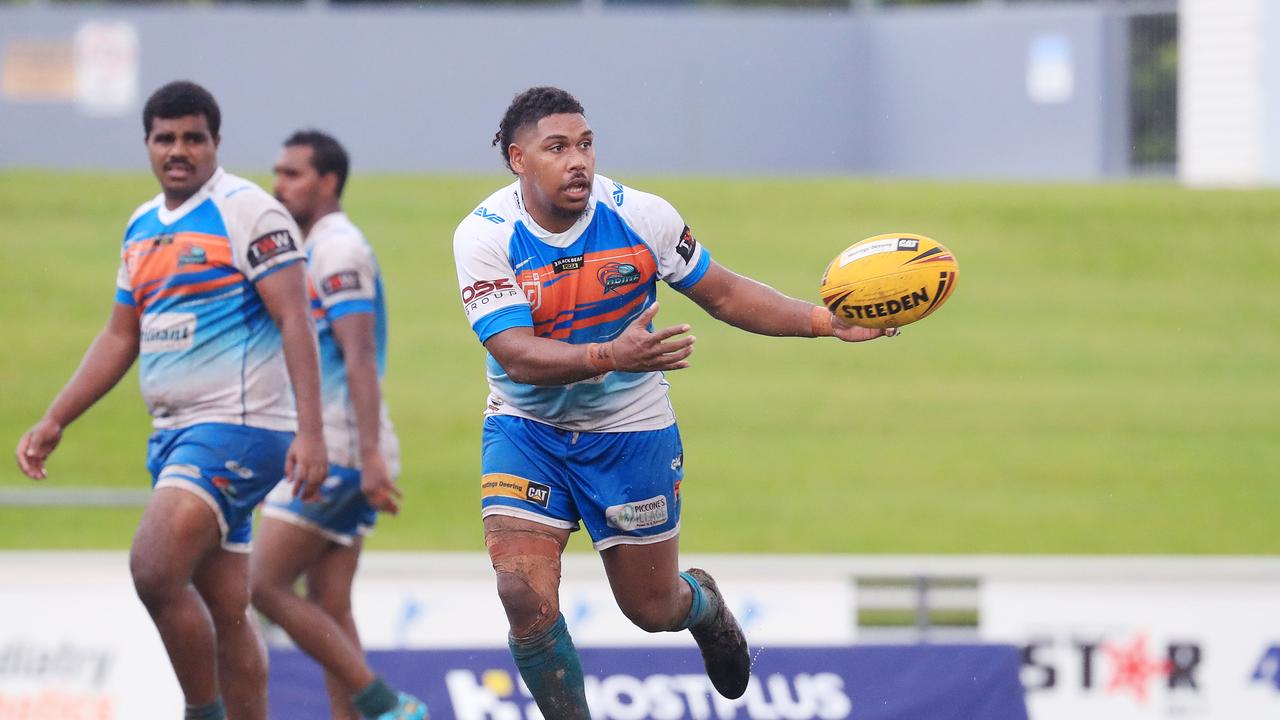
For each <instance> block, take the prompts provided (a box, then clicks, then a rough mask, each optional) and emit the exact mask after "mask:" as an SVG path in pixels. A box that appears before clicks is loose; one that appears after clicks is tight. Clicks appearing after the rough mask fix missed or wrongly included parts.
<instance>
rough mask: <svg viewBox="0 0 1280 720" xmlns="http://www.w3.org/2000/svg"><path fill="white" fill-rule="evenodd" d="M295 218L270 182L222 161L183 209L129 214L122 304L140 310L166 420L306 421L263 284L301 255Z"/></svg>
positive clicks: (142, 346) (158, 423) (144, 370)
mask: <svg viewBox="0 0 1280 720" xmlns="http://www.w3.org/2000/svg"><path fill="white" fill-rule="evenodd" d="M299 237H301V234H300V233H299V231H298V227H297V225H295V224H294V222H293V219H292V218H290V217H289V214H288V213H287V212H286V211H285V209H284V208H283V207H282V206H281V205H280V204H279V203H278V202H276V201H275V199H274V198H272V197H271V196H270V195H268V194H267V193H265V192H264V191H263V190H262V189H261V188H259V187H258V186H257V185H254V184H253V183H251V182H249V181H248V180H244V179H242V178H238V177H236V176H234V175H230V174H227V173H225V172H223V170H222V169H221V168H219V169H218V170H217V171H216V172H215V173H214V175H213V177H212V178H210V179H209V182H207V183H205V185H204V186H203V187H202V188H201V189H200V190H199V191H198V192H197V193H196V194H195V195H193V196H192V197H191V198H190V199H188V200H187V201H186V202H185V203H183V204H182V205H181V206H179V207H178V208H176V209H174V210H169V209H167V208H166V207H165V206H164V196H163V195H159V196H157V197H155V198H154V199H152V200H151V201H150V202H147V203H145V204H143V205H142V206H141V207H139V208H138V210H137V211H136V212H135V213H134V214H133V217H132V218H131V219H130V220H129V225H128V227H127V228H126V230H125V235H124V244H123V246H122V248H121V251H120V270H119V272H118V274H117V277H116V302H119V303H122V304H125V305H128V306H130V307H132V308H134V310H135V311H136V312H137V313H138V321H139V325H140V329H141V338H140V342H139V348H138V349H139V361H140V362H139V365H140V373H139V375H140V381H141V385H142V397H143V399H144V400H145V401H146V403H147V408H148V410H149V411H150V412H151V416H152V418H153V424H154V425H155V427H156V428H157V429H163V430H170V429H175V428H182V427H187V426H189V425H195V424H197V423H229V424H233V425H248V426H252V427H259V428H264V429H268V430H284V431H292V430H294V429H295V427H296V425H297V419H296V417H297V416H296V412H295V408H294V400H293V393H292V391H291V390H290V385H289V375H288V372H287V370H286V368H285V364H284V356H283V352H282V346H281V340H280V332H279V330H278V329H277V328H276V325H275V323H274V322H273V321H272V319H271V316H270V314H268V312H267V308H266V306H265V305H264V304H263V302H262V298H261V297H259V295H258V293H257V290H256V289H255V286H254V283H256V282H257V281H259V280H261V279H262V278H264V277H266V276H267V275H269V274H271V273H273V272H275V271H276V270H279V269H280V268H282V267H285V266H286V265H288V264H290V263H294V262H300V261H302V259H303V255H302V251H301V250H300V249H299V247H298V241H297V238H299Z"/></svg>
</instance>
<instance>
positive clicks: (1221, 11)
mask: <svg viewBox="0 0 1280 720" xmlns="http://www.w3.org/2000/svg"><path fill="white" fill-rule="evenodd" d="M1178 22H1179V28H1178V29H1179V37H1178V42H1179V53H1180V54H1179V66H1178V93H1179V94H1178V121H1179V122H1178V159H1179V172H1178V175H1179V178H1180V179H1181V180H1182V182H1184V183H1185V184H1187V185H1191V186H1199V187H1215V186H1226V187H1234V186H1252V185H1260V184H1266V185H1276V184H1280V3H1278V2H1275V0H1181V4H1180V5H1179V21H1178Z"/></svg>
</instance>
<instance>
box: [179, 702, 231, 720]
mask: <svg viewBox="0 0 1280 720" xmlns="http://www.w3.org/2000/svg"><path fill="white" fill-rule="evenodd" d="M182 717H183V719H184V720H226V719H227V708H226V706H225V705H223V704H222V698H218V699H217V700H214V701H213V702H211V703H209V704H208V705H188V706H187V711H186V712H185V713H183V714H182Z"/></svg>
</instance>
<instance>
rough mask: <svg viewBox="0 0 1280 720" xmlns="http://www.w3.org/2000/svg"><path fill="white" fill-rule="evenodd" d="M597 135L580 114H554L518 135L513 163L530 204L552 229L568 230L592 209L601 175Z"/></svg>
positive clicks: (527, 202) (540, 221) (540, 222)
mask: <svg viewBox="0 0 1280 720" xmlns="http://www.w3.org/2000/svg"><path fill="white" fill-rule="evenodd" d="M594 142H595V136H594V135H593V134H592V132H591V127H590V126H589V125H587V119H586V118H585V117H583V116H582V115H579V114H577V113H561V114H559V115H548V116H546V117H544V118H542V119H541V120H539V121H538V124H537V125H536V126H532V127H528V128H525V129H524V130H523V131H522V132H521V133H520V134H519V136H518V137H517V138H516V143H515V145H516V147H514V148H513V152H512V155H511V166H512V169H514V170H515V171H516V174H517V175H519V176H520V179H521V183H520V184H521V187H522V189H523V190H524V196H525V203H526V204H527V205H528V206H529V210H530V212H531V213H533V215H534V219H535V220H538V222H539V224H542V223H543V218H540V217H539V215H540V214H541V215H543V216H545V218H546V219H547V221H548V222H549V224H548V225H545V227H546V228H547V229H548V230H552V231H555V232H560V231H563V230H567V229H568V228H569V226H571V225H572V224H573V223H574V222H575V221H576V220H577V219H578V218H579V217H581V215H582V213H583V211H584V210H586V209H587V200H589V199H590V197H591V184H592V182H593V180H594V178H595V174H596V150H595V145H594Z"/></svg>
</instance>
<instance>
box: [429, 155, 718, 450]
mask: <svg viewBox="0 0 1280 720" xmlns="http://www.w3.org/2000/svg"><path fill="white" fill-rule="evenodd" d="M453 250H454V258H455V260H456V262H457V269H458V284H459V286H460V288H461V291H462V306H463V311H464V312H465V313H466V316H467V320H468V321H469V322H470V323H471V328H472V330H474V331H475V333H476V335H477V336H478V337H479V339H480V342H482V343H483V342H485V341H487V340H488V339H489V338H490V337H493V336H494V335H496V334H497V333H500V332H502V331H503V330H507V329H510V328H513V327H531V328H533V331H534V333H535V334H536V335H537V336H539V337H544V338H552V339H555V340H559V341H561V342H567V343H572V344H575V345H576V344H586V343H593V342H607V341H609V340H612V339H614V338H616V337H617V336H618V335H620V334H621V333H622V331H623V330H624V329H625V328H626V327H627V325H628V324H630V323H631V321H632V320H634V319H635V317H636V316H637V315H639V314H640V313H641V312H643V311H644V309H645V308H647V307H648V306H649V305H651V304H652V303H653V302H654V301H655V300H656V298H657V281H658V280H662V281H664V282H666V283H668V284H669V285H670V286H671V287H674V288H676V289H678V290H683V289H686V288H689V287H691V286H692V285H694V284H695V283H697V282H698V281H699V280H701V279H702V277H703V275H704V274H705V273H706V271H707V268H708V267H709V266H710V263H711V256H710V253H709V252H707V251H706V250H705V249H704V248H703V247H702V246H701V245H700V244H698V242H697V241H696V240H694V238H693V235H692V233H690V231H689V227H688V226H687V225H685V224H684V221H683V220H682V219H681V217H680V214H679V213H677V212H676V210H675V208H673V207H672V206H671V204H670V203H668V202H667V201H666V200H663V199H662V198H660V197H658V196H656V195H652V194H649V193H645V192H641V191H639V190H635V189H633V188H629V187H624V186H623V185H621V184H620V183H616V182H614V181H612V180H610V179H608V178H606V177H603V176H600V175H597V176H596V177H595V182H594V184H593V189H592V193H591V197H590V199H589V201H588V205H587V209H586V211H585V212H584V213H583V215H582V217H581V218H579V220H578V221H577V222H576V223H575V224H574V225H573V227H571V228H569V229H568V230H566V231H565V232H562V233H551V232H548V231H547V230H545V229H543V228H541V227H539V226H538V224H537V223H536V222H535V221H534V220H533V218H532V217H531V216H530V215H529V214H528V213H527V212H526V211H525V208H524V204H523V201H522V199H521V195H520V183H519V182H518V181H517V182H515V183H512V184H511V185H509V186H507V187H505V188H503V189H501V190H499V191H498V192H496V193H494V194H493V195H491V196H489V198H488V199H486V200H485V201H484V203H483V204H481V205H480V207H478V208H476V209H475V211H473V212H472V213H471V214H470V215H468V216H467V217H466V218H465V219H463V221H462V223H461V224H459V225H458V229H457V231H456V232H455V234H454V240H453ZM487 374H488V379H489V390H490V394H489V403H488V410H487V412H488V414H499V415H515V416H518V417H524V418H528V419H531V420H537V421H540V422H544V423H547V424H550V425H554V426H556V427H560V428H564V429H567V430H574V431H592V432H624V431H637V430H657V429H661V428H664V427H667V426H669V425H671V424H672V423H673V422H675V414H674V413H673V412H672V409H671V403H670V401H669V400H668V398H667V383H666V380H665V379H664V378H663V374H662V373H660V372H648V373H631V372H621V371H614V372H609V373H606V374H604V375H601V376H599V377H596V378H592V379H590V380H584V381H582V382H578V383H574V384H572V385H564V386H548V387H542V386H533V385H525V384H521V383H518V382H515V381H514V380H512V379H511V378H510V377H508V375H507V373H506V371H505V370H503V368H502V366H501V365H499V364H498V362H497V361H496V360H494V358H493V357H492V356H489V357H488V358H487Z"/></svg>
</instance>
